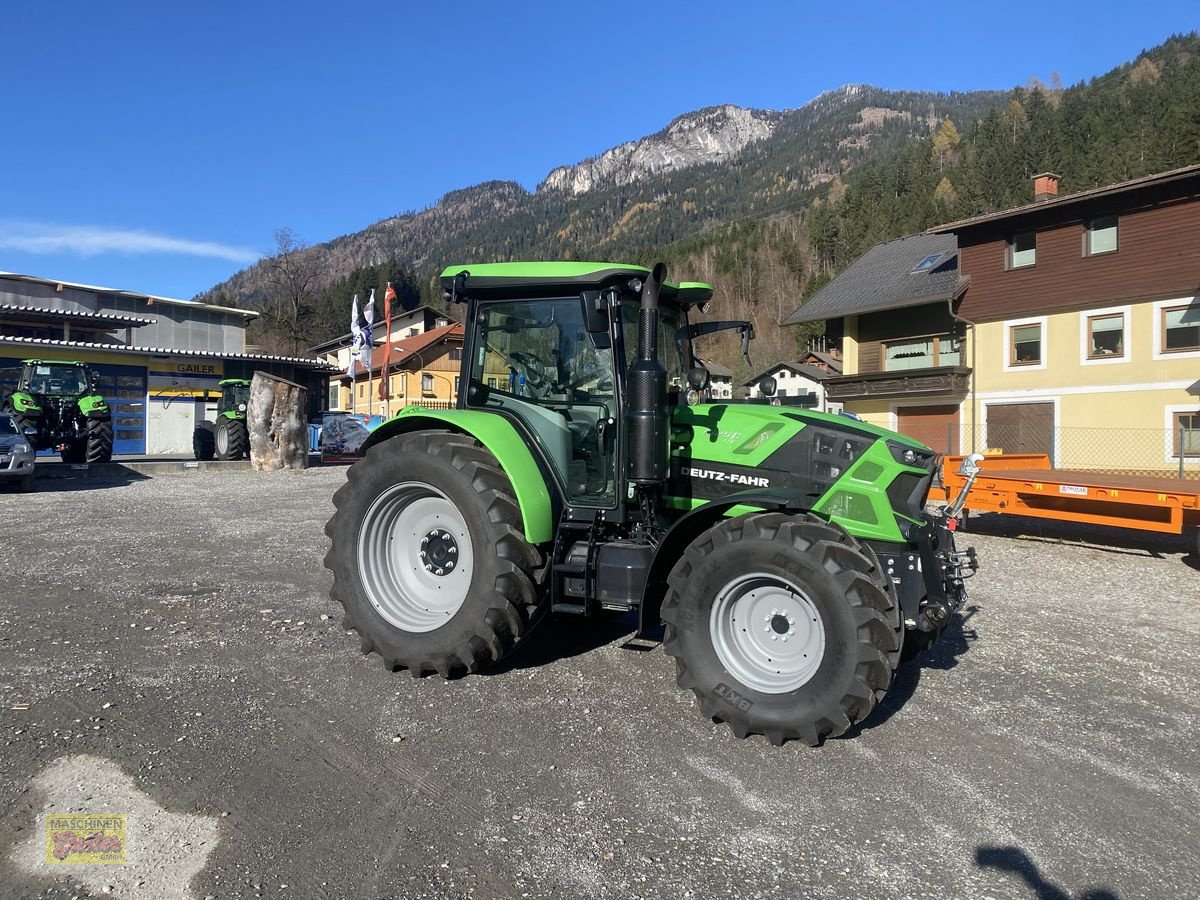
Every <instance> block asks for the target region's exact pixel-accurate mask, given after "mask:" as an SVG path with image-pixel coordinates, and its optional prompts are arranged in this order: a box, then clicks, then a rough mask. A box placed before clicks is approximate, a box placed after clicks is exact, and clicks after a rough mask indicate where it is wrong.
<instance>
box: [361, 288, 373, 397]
mask: <svg viewBox="0 0 1200 900" xmlns="http://www.w3.org/2000/svg"><path fill="white" fill-rule="evenodd" d="M363 319H364V320H365V321H366V323H367V324H366V325H364V326H363V330H362V332H363V346H362V365H363V368H364V369H366V370H367V377H368V378H370V377H371V348H372V347H374V346H375V344H374V341H372V340H371V326H372V325H374V324H375V288H371V296H370V297H368V298H367V305H366V306H365V307H363Z"/></svg>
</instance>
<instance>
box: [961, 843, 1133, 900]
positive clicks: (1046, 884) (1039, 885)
mask: <svg viewBox="0 0 1200 900" xmlns="http://www.w3.org/2000/svg"><path fill="white" fill-rule="evenodd" d="M975 865H977V866H978V867H979V868H981V869H998V870H999V871H1001V872H1008V873H1010V874H1012V875H1016V876H1018V877H1020V878H1022V879H1024V881H1025V884H1026V885H1027V886H1028V887H1029V890H1030V892H1031V894H1032V896H1034V897H1036V898H1037V900H1120V898H1119V897H1118V895H1117V894H1116V892H1115V891H1110V890H1109V889H1108V888H1088V889H1087V890H1085V891H1084V892H1083V893H1082V894H1071V893H1070V892H1069V891H1067V890H1065V889H1064V888H1061V887H1059V886H1058V885H1057V884H1055V883H1054V882H1052V881H1047V880H1046V879H1045V878H1044V877H1043V876H1042V873H1041V872H1040V871H1038V867H1037V865H1036V864H1035V863H1034V861H1033V860H1032V859H1031V858H1030V856H1029V854H1028V853H1026V852H1025V851H1024V850H1022V849H1021V848H1020V847H992V846H981V847H977V848H975Z"/></svg>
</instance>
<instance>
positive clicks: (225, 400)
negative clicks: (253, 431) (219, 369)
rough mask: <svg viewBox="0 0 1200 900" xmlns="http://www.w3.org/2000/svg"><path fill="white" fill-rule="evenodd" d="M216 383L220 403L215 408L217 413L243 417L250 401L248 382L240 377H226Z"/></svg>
mask: <svg viewBox="0 0 1200 900" xmlns="http://www.w3.org/2000/svg"><path fill="white" fill-rule="evenodd" d="M218 384H219V386H220V388H221V404H220V406H219V407H218V408H217V415H219V416H238V417H240V418H245V417H246V408H247V406H248V405H249V403H250V382H249V381H246V380H245V379H242V378H226V379H224V380H223V381H221V382H218Z"/></svg>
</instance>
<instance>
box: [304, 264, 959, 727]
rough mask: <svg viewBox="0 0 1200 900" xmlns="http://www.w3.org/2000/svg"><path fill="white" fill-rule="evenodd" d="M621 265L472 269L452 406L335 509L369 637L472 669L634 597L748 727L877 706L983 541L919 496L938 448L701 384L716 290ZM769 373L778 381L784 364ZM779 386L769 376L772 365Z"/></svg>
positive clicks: (440, 670)
mask: <svg viewBox="0 0 1200 900" xmlns="http://www.w3.org/2000/svg"><path fill="white" fill-rule="evenodd" d="M665 276H666V270H665V267H664V266H663V265H662V264H659V265H658V266H656V267H655V268H654V269H653V270H650V269H646V268H643V267H640V266H629V265H616V264H609V263H493V264H484V265H474V266H469V267H467V266H453V267H450V268H448V269H446V270H445V271H444V272H443V274H442V276H441V283H442V287H443V289H444V290H445V291H446V293H447V295H448V297H449V298H450V300H451V302H454V303H465V304H467V309H466V315H465V316H464V317H463V321H464V322H466V323H469V325H468V326H467V329H466V335H465V342H466V343H465V348H464V352H463V363H462V371H461V379H462V381H461V383H462V385H463V389H462V390H461V391H460V393H459V396H458V402H457V408H456V409H453V410H447V411H435V410H429V409H423V408H420V407H413V406H410V407H406V408H404V409H402V410H401V411H400V412H399V413H398V414H397V415H396V416H395V417H393V418H392V419H391V420H390V421H388V422H385V423H384V424H383V425H381V426H380V427H379V428H378V429H376V430H375V431H374V432H373V433H372V434H371V436H370V438H369V439H368V441H367V442H366V444H365V456H364V458H363V459H362V460H361V461H359V462H357V463H355V464H354V465H353V466H352V467H351V468H350V470H349V472H348V478H347V482H346V484H345V485H344V486H342V487H341V488H340V489H339V490H338V491H337V494H336V496H335V497H334V506H335V513H334V515H333V518H332V519H330V521H329V523H328V524H327V526H326V534H327V535H328V536H329V537H330V538H331V540H332V547H331V548H330V550H329V553H328V555H327V556H326V558H325V564H326V566H327V567H328V568H329V569H331V570H332V572H333V576H334V585H333V591H332V596H333V599H334V600H335V601H337V602H338V603H340V604H341V605H342V606H343V607H344V608H345V611H346V625H347V627H350V628H353V629H356V630H357V631H358V633H359V636H360V638H361V642H362V649H363V651H364V652H368V653H369V652H372V651H374V652H376V653H378V654H379V655H380V656H381V657H382V658H383V661H384V663H385V665H386V666H387V667H388V668H389V669H391V670H396V669H402V668H405V669H408V670H410V671H411V673H412V674H413V675H414V676H418V677H419V676H424V675H428V674H432V673H435V672H436V673H437V674H439V675H441V676H442V677H447V678H449V677H454V676H456V675H461V674H463V673H467V672H476V671H479V670H480V669H483V668H485V667H487V666H490V665H492V664H494V663H496V662H497V661H498V660H500V659H501V658H503V657H504V656H505V655H506V654H508V653H510V652H512V651H513V649H514V648H516V647H518V646H521V644H522V642H523V641H525V640H526V638H528V636H529V635H530V634H531V632H532V631H533V629H534V627H535V626H536V625H537V624H538V622H539V621H540V620H542V619H543V618H544V617H545V616H546V615H547V614H548V613H558V614H566V615H577V616H594V615H597V614H600V613H602V612H603V611H606V610H615V611H630V612H634V613H636V615H637V617H638V623H639V634H640V635H642V636H643V637H649V638H657V637H658V636H659V635H660V634H661V633H662V632H661V631H660V629H661V626H662V624H663V623H665V626H666V628H665V634H664V636H663V646H664V649H665V651H666V653H667V654H669V655H670V656H672V657H674V658H675V660H676V665H677V672H678V682H679V685H680V686H681V687H683V688H685V689H690V690H691V691H693V692H694V693H695V695H696V697H697V698H698V700H699V705H700V708H701V709H702V710H703V712H704V715H706V716H709V717H711V718H712V719H713V720H715V721H724V722H726V723H728V725H729V727H730V728H731V729H732V731H733V733H734V734H735V735H737V736H738V737H745V736H746V735H748V734H762V735H765V736H766V737H767V738H768V739H769V740H770V741H771V742H772V743H775V744H781V743H783V742H784V741H786V740H788V739H794V738H798V739H803V740H805V741H807V742H809V743H810V744H813V745H816V744H819V743H820V742H821V741H822V740H823V739H824V738H825V737H826V736H829V735H837V734H841V733H842V732H844V731H845V730H846V729H847V728H849V727H850V725H851V724H852V723H854V722H856V721H861V720H862V719H863V718H865V717H866V716H867V715H868V714H869V713H870V712H871V710H872V709H873V708H874V707H875V705H876V704H877V703H878V702H879V701H880V700H881V698H882V697H883V696H884V694H885V693H886V692H887V690H888V688H889V687H890V685H891V683H892V677H893V673H894V672H895V670H896V668H897V666H898V665H899V664H900V662H901V660H902V658H904V657H906V656H908V655H911V654H913V653H914V652H915V651H918V650H921V649H924V648H925V647H926V646H928V645H929V644H931V643H932V641H933V640H934V639H935V638H936V636H937V635H938V634H939V633H940V632H941V631H942V629H944V628H945V626H946V624H947V622H948V621H949V620H950V618H951V617H952V616H953V615H954V614H955V612H956V611H957V610H958V609H959V608H960V607H961V606H962V604H963V602H964V601H965V599H966V591H965V587H964V583H963V582H964V579H965V578H966V577H967V576H969V575H970V574H971V573H972V572H973V571H974V570H975V569H976V562H975V554H974V550H973V549H972V550H968V551H966V552H959V551H957V550H956V549H955V544H954V535H953V531H954V528H955V527H956V524H957V523H956V520H955V519H954V517H953V514H952V513H953V511H951V513H946V512H942V513H935V512H930V511H927V510H926V509H925V502H926V497H927V494H928V491H929V487H930V483H931V481H932V479H933V478H934V475H935V473H936V470H937V465H938V456H937V454H936V453H934V451H932V450H930V449H929V448H928V447H926V446H924V445H923V444H921V443H919V442H917V441H914V440H912V439H911V438H907V437H904V436H902V435H899V434H895V433H893V432H890V431H887V430H885V429H882V428H877V427H875V426H872V425H869V424H866V423H863V422H858V421H854V420H851V419H848V418H844V417H840V416H832V415H826V414H824V413H819V412H815V411H809V410H804V409H800V408H789V407H777V406H771V405H755V404H749V403H745V404H738V403H728V402H726V403H712V402H707V401H706V392H707V389H708V381H709V373H708V372H707V370H706V369H704V368H703V367H702V366H699V365H697V364H696V357H695V356H694V355H693V352H692V341H693V339H694V338H698V337H700V336H702V335H706V334H711V333H714V332H718V331H723V330H734V329H736V330H737V331H738V332H740V333H741V336H742V349H743V351H744V352H747V351H748V348H749V341H750V338H751V337H753V332H752V329H751V327H750V325H749V323H746V322H702V323H701V322H691V321H689V320H690V318H691V317H692V316H693V315H694V311H696V310H697V309H698V308H700V309H704V308H707V304H708V302H709V300H710V298H711V296H712V288H711V287H709V286H708V285H705V284H698V283H681V284H671V283H668V282H667V281H666V277H665ZM766 380H767V379H764V381H766ZM763 387H764V388H766V389H767V391H768V393H769V392H770V385H767V384H764V385H763Z"/></svg>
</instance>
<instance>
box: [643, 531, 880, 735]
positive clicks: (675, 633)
mask: <svg viewBox="0 0 1200 900" xmlns="http://www.w3.org/2000/svg"><path fill="white" fill-rule="evenodd" d="M847 538H848V535H846V534H845V532H844V531H842V530H841V529H839V528H837V527H836V526H834V525H831V524H830V523H828V522H826V521H824V520H823V519H820V518H818V517H816V516H812V515H805V516H789V515H784V514H781V513H756V514H752V515H748V516H742V517H739V518H736V519H730V520H727V521H725V522H722V523H721V524H719V525H717V526H715V527H714V528H711V529H709V530H708V531H707V532H705V533H704V534H702V535H701V536H700V537H699V538H698V539H697V540H696V541H694V542H693V543H692V544H691V546H689V547H688V548H687V550H685V551H684V554H683V556H682V557H681V558H680V560H679V562H678V563H676V565H675V567H674V569H672V571H671V574H670V576H669V577H668V579H667V582H668V585H669V591H668V595H667V598H666V600H665V601H664V603H663V609H662V617H663V619H664V620H665V621H666V623H667V629H666V636H665V639H664V643H663V647H664V650H665V651H666V653H667V654H668V655H670V656H673V657H675V664H676V670H677V675H678V681H679V686H680V687H682V688H685V689H690V690H691V691H692V692H693V693H694V694H695V695H696V698H697V700H698V701H699V703H700V708H701V709H702V710H703V712H704V714H705V715H707V716H710V717H711V718H712V719H713V720H714V721H723V722H726V723H728V725H729V727H730V729H731V730H732V731H733V733H734V734H735V735H736V736H737V737H739V738H744V737H746V736H747V735H749V734H763V735H766V736H767V738H768V739H769V740H770V741H771V743H773V744H776V745H779V744H782V743H783V742H784V741H786V740H788V739H791V738H801V739H803V740H805V741H807V742H808V743H809V744H811V745H813V746H816V745H818V744H820V743H821V741H822V740H823V739H824V738H825V737H826V736H831V735H839V734H841V733H842V732H844V731H845V730H846V729H847V728H849V727H850V725H851V724H852V723H853V722H857V721H861V720H862V719H864V718H865V717H866V716H867V715H868V714H869V713H870V712H871V710H872V709H874V708H875V705H876V703H878V702H879V700H880V699H882V698H883V696H884V694H886V693H887V690H888V688H889V687H890V685H891V680H892V674H893V672H894V670H895V666H896V659H897V658H898V655H899V651H900V644H899V635H900V631H899V629H900V628H901V623H900V606H899V604H898V603H897V602H896V600H895V595H894V592H892V593H891V594H889V592H888V591H886V590H885V589H884V588H883V586H882V582H881V578H880V573H879V568H878V562H877V561H875V560H873V559H872V558H870V557H869V556H868V555H866V554H864V552H863V550H862V547H861V545H858V543H857V542H856V541H854V540H853V539H852V538H850V539H849V540H847ZM785 638H786V640H785ZM789 642H790V646H789Z"/></svg>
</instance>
